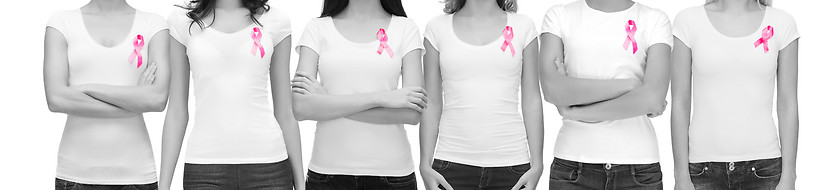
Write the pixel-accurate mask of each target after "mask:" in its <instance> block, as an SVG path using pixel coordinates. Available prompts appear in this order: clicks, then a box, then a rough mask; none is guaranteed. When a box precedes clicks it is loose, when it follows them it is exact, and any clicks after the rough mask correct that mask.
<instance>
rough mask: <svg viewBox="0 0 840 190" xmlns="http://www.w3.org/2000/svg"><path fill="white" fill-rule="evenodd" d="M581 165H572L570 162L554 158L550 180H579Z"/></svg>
mask: <svg viewBox="0 0 840 190" xmlns="http://www.w3.org/2000/svg"><path fill="white" fill-rule="evenodd" d="M580 170H581V168H580V166H579V165H575V166H572V165H570V164H566V163H561V162H559V161H558V160H556V159H555V160H554V162H553V163H551V171H549V175H548V177H549V180H550V181H557V182H577V181H578V180H579V179H580V177H581V176H580Z"/></svg>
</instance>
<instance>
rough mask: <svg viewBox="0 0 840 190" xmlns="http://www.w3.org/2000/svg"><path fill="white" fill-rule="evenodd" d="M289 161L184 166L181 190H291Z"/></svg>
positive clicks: (292, 181) (292, 185) (292, 184)
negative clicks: (182, 189)
mask: <svg viewBox="0 0 840 190" xmlns="http://www.w3.org/2000/svg"><path fill="white" fill-rule="evenodd" d="M293 188H294V180H293V177H292V165H291V164H290V163H289V160H288V159H287V160H283V161H280V162H274V163H267V164H189V163H187V164H185V165H184V189H185V190H190V189H200V190H207V189H223V190H234V189H248V190H269V189H271V190H292V189H293Z"/></svg>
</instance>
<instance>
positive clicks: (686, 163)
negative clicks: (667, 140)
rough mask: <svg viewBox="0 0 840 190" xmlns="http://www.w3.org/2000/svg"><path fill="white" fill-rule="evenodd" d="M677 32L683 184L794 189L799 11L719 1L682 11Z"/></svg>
mask: <svg viewBox="0 0 840 190" xmlns="http://www.w3.org/2000/svg"><path fill="white" fill-rule="evenodd" d="M674 37H675V40H674V41H675V45H674V52H673V56H674V67H673V73H674V75H673V76H674V83H673V87H674V90H673V91H672V92H671V93H672V100H673V102H674V107H673V109H671V117H672V118H671V127H672V130H671V131H672V135H673V139H674V141H673V148H674V165H675V166H674V172H675V174H676V175H675V176H676V186H677V187H676V188H677V189H695V188H696V189H794V180H795V179H796V146H797V138H798V133H799V113H798V109H797V107H798V103H797V95H796V94H797V87H796V83H797V67H798V66H797V65H798V61H797V58H798V51H799V40H798V39H799V33H798V32H797V29H796V23H795V22H794V20H793V17H791V16H790V15H789V14H787V13H786V12H784V11H781V10H779V9H775V8H773V7H769V4H768V3H767V2H766V1H764V0H761V1H755V0H711V1H707V2H706V4H705V5H703V6H697V7H692V8H688V9H685V10H683V11H682V12H680V14H679V15H677V17H676V19H675V21H674ZM692 81H693V82H692ZM774 85H776V86H774ZM774 88H778V89H777V94H776V97H777V99H778V100H777V107H776V109H777V113H778V119H779V127H778V128H779V129H778V134H777V131H776V126H775V123H774V121H773V117H772V110H773V96H774V94H773V91H774ZM692 101H693V102H694V105H695V107H694V108H693V111H694V115H693V117H692V116H690V115H691V111H692V104H691V102H692ZM779 137H781V148H780V147H779V146H780V143H779V142H780V141H779ZM727 179H738V180H727Z"/></svg>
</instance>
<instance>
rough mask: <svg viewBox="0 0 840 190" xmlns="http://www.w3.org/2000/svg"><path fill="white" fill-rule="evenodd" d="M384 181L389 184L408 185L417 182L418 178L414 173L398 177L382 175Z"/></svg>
mask: <svg viewBox="0 0 840 190" xmlns="http://www.w3.org/2000/svg"><path fill="white" fill-rule="evenodd" d="M381 179H382V181H384V182H385V184H388V185H389V186H406V185H411V184H414V183H416V181H417V179H416V178H415V177H414V173H411V174H409V175H407V176H397V177H390V176H384V177H381Z"/></svg>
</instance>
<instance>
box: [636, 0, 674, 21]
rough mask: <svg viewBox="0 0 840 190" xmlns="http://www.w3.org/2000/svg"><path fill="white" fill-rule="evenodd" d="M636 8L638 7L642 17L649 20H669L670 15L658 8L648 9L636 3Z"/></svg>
mask: <svg viewBox="0 0 840 190" xmlns="http://www.w3.org/2000/svg"><path fill="white" fill-rule="evenodd" d="M636 4H637V5H636V6H638V9H639V10H638V11H639V15H640V16H644V17H646V18H648V19H653V20H658V19H663V18H664V19H668V20H670V19H669V18H668V15H667V14H665V12H664V11H662V10H659V9H657V8H652V7H648V6H647V5H644V4H641V3H638V2H636Z"/></svg>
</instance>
